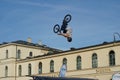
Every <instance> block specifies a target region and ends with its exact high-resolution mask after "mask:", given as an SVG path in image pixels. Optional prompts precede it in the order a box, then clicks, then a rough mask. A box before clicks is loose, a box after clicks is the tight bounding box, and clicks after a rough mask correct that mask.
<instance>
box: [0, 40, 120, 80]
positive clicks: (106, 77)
mask: <svg viewBox="0 0 120 80" xmlns="http://www.w3.org/2000/svg"><path fill="white" fill-rule="evenodd" d="M62 64H66V65H67V72H66V77H77V78H93V79H98V80H111V79H112V75H113V74H115V73H120V41H116V42H104V43H102V44H98V45H93V46H88V47H83V48H71V49H70V50H66V51H62V50H58V49H54V48H50V47H47V46H46V45H39V44H34V43H30V42H26V41H14V42H10V43H2V44H0V80H30V79H32V78H31V77H29V76H33V75H36V76H52V77H58V76H59V71H60V68H61V66H62Z"/></svg>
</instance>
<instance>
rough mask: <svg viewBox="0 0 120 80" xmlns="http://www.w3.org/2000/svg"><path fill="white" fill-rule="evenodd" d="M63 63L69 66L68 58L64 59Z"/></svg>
mask: <svg viewBox="0 0 120 80" xmlns="http://www.w3.org/2000/svg"><path fill="white" fill-rule="evenodd" d="M63 64H66V66H67V59H66V58H64V59H63Z"/></svg>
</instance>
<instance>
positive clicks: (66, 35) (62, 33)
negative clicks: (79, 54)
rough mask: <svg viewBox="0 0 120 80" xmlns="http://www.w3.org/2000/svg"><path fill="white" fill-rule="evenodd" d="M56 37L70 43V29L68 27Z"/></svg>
mask: <svg viewBox="0 0 120 80" xmlns="http://www.w3.org/2000/svg"><path fill="white" fill-rule="evenodd" d="M58 35H62V36H64V37H66V38H67V41H68V42H71V41H72V29H71V28H70V27H67V28H65V29H64V30H63V32H61V33H58Z"/></svg>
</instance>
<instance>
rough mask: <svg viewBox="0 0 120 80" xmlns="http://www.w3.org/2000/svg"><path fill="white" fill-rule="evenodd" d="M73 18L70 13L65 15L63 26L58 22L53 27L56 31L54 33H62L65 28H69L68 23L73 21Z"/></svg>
mask: <svg viewBox="0 0 120 80" xmlns="http://www.w3.org/2000/svg"><path fill="white" fill-rule="evenodd" d="M71 19H72V16H71V15H70V14H67V15H65V17H64V19H63V23H62V25H61V27H60V25H59V24H56V25H55V26H54V27H53V32H54V33H61V31H63V32H64V33H65V30H66V28H67V25H68V23H69V22H70V21H71Z"/></svg>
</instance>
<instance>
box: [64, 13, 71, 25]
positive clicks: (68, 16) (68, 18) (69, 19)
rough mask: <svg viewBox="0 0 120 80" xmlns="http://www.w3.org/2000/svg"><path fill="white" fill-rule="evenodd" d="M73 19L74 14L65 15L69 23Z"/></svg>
mask: <svg viewBox="0 0 120 80" xmlns="http://www.w3.org/2000/svg"><path fill="white" fill-rule="evenodd" d="M71 19H72V16H71V15H70V14H67V15H66V16H65V17H64V20H65V21H66V22H67V23H69V22H70V21H71Z"/></svg>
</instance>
